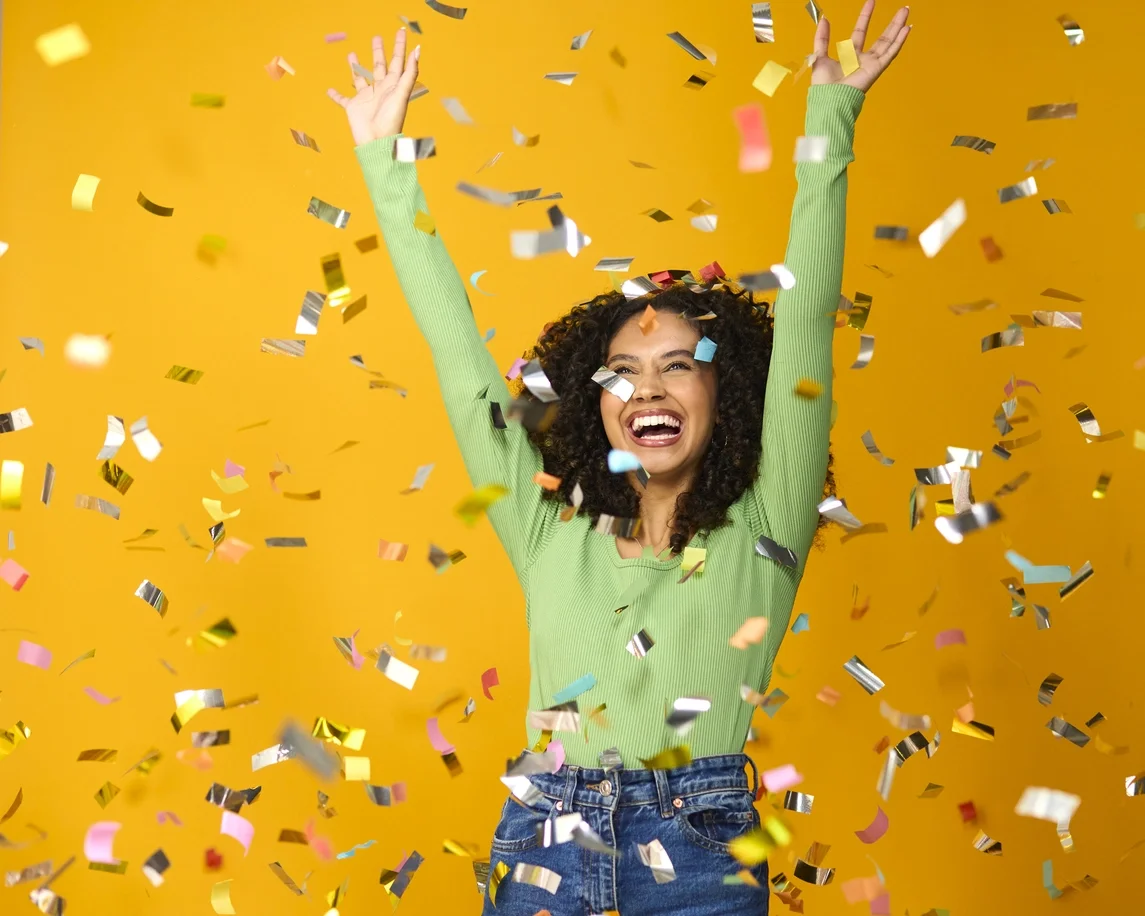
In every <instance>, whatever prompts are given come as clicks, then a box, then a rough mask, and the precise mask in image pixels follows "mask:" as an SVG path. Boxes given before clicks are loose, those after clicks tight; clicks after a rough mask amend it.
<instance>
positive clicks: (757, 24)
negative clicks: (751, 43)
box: [751, 2, 775, 44]
mask: <svg viewBox="0 0 1145 916" xmlns="http://www.w3.org/2000/svg"><path fill="white" fill-rule="evenodd" d="M751 25H752V28H753V29H754V30H755V40H756V41H757V42H759V43H764V44H766V43H770V42H774V41H775V21H774V20H773V19H772V17H771V3H770V2H768V3H753V4H752V5H751Z"/></svg>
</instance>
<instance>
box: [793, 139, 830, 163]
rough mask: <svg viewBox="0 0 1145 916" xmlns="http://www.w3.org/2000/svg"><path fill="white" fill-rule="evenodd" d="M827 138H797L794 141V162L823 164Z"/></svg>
mask: <svg viewBox="0 0 1145 916" xmlns="http://www.w3.org/2000/svg"><path fill="white" fill-rule="evenodd" d="M829 140H830V138H829V137H797V138H796V139H795V161H796V162H810V163H816V162H825V161H826V160H827V145H828V141H829Z"/></svg>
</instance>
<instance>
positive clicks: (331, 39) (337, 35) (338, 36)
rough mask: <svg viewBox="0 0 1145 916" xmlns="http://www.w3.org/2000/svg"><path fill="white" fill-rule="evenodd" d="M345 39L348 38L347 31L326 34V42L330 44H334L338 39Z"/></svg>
mask: <svg viewBox="0 0 1145 916" xmlns="http://www.w3.org/2000/svg"><path fill="white" fill-rule="evenodd" d="M345 40H346V33H345V32H331V33H330V34H329V35H327V36H326V44H328V45H332V44H334V42H336V41H345Z"/></svg>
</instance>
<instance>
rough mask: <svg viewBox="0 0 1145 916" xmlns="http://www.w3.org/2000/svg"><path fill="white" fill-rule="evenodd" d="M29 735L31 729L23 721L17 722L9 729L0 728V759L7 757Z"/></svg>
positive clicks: (30, 734)
mask: <svg viewBox="0 0 1145 916" xmlns="http://www.w3.org/2000/svg"><path fill="white" fill-rule="evenodd" d="M31 737H32V730H31V729H30V728H29V727H28V726H26V725H25V724H24V723H23V722H17V723H16V724H15V725H14V726H13V727H12V728H11V729H0V759H3V758H4V757H7V756H8V755H9V754H11V753H12V751H14V750H15V749H16V748H17V747H19V746H20V745H21V744H23V743H24V742H25V741H27V740H28V739H29V738H31Z"/></svg>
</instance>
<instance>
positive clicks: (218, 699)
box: [175, 687, 227, 709]
mask: <svg viewBox="0 0 1145 916" xmlns="http://www.w3.org/2000/svg"><path fill="white" fill-rule="evenodd" d="M192 697H198V699H199V702H201V703H202V704H203V708H204V709H225V708H226V705H227V701H226V700H225V699H224V698H223V692H222V690H220V689H219V688H217V687H214V688H208V689H205V690H180V691H179V692H178V693H176V694H175V706H176V707H178V706H182V705H183V704H184V703H186V702H187V701H188V700H189V699H191V698H192Z"/></svg>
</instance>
